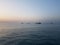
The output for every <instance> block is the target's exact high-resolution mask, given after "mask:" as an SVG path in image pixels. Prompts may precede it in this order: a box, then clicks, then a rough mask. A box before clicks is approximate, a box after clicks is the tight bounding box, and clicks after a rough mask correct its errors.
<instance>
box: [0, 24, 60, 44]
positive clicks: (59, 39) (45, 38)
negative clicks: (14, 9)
mask: <svg viewBox="0 0 60 45" xmlns="http://www.w3.org/2000/svg"><path fill="white" fill-rule="evenodd" d="M0 45H60V25H58V24H0Z"/></svg>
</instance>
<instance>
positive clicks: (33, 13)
mask: <svg viewBox="0 0 60 45" xmlns="http://www.w3.org/2000/svg"><path fill="white" fill-rule="evenodd" d="M10 21H11V22H14V21H15V22H16V21H17V22H39V21H40V22H57V23H60V0H0V22H10Z"/></svg>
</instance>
